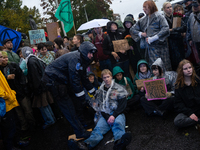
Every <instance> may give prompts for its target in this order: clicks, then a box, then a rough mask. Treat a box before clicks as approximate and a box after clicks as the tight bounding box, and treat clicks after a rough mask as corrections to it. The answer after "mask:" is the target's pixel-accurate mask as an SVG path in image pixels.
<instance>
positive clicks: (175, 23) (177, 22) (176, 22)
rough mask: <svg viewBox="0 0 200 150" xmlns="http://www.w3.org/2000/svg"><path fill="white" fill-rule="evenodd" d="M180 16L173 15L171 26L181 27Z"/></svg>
mask: <svg viewBox="0 0 200 150" xmlns="http://www.w3.org/2000/svg"><path fill="white" fill-rule="evenodd" d="M181 20H182V19H181V18H180V17H173V25H172V28H177V27H181Z"/></svg>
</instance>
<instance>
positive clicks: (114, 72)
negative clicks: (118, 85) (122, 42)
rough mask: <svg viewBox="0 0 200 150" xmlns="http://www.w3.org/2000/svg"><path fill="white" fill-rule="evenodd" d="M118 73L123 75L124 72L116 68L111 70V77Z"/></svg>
mask: <svg viewBox="0 0 200 150" xmlns="http://www.w3.org/2000/svg"><path fill="white" fill-rule="evenodd" d="M118 73H122V74H124V71H123V70H122V68H120V67H119V66H116V67H114V68H113V77H114V76H115V75H116V74H118Z"/></svg>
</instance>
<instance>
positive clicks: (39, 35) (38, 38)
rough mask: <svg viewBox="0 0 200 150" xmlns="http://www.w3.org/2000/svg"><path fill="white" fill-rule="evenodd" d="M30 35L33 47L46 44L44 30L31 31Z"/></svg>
mask: <svg viewBox="0 0 200 150" xmlns="http://www.w3.org/2000/svg"><path fill="white" fill-rule="evenodd" d="M28 33H29V39H30V43H31V45H32V44H38V43H45V42H46V38H45V34H44V29H38V30H29V31H28Z"/></svg>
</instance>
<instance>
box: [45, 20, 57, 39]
mask: <svg viewBox="0 0 200 150" xmlns="http://www.w3.org/2000/svg"><path fill="white" fill-rule="evenodd" d="M46 27H47V33H48V38H49V41H51V42H53V41H54V39H55V38H57V37H58V33H57V29H58V28H59V25H58V23H57V22H52V23H47V25H46Z"/></svg>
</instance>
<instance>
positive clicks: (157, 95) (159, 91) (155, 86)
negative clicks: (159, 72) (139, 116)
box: [144, 78, 167, 101]
mask: <svg viewBox="0 0 200 150" xmlns="http://www.w3.org/2000/svg"><path fill="white" fill-rule="evenodd" d="M144 87H145V90H146V94H147V96H148V99H147V100H149V101H150V100H158V99H166V98H167V97H166V93H167V87H166V84H165V79H164V78H161V79H156V80H148V81H144Z"/></svg>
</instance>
